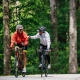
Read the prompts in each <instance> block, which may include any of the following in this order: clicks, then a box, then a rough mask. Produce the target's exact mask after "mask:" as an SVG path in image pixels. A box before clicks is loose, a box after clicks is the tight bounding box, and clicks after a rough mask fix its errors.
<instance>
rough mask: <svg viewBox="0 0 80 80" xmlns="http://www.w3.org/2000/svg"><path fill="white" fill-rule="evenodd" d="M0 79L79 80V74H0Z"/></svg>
mask: <svg viewBox="0 0 80 80" xmlns="http://www.w3.org/2000/svg"><path fill="white" fill-rule="evenodd" d="M0 80H80V74H48V76H47V77H45V75H43V77H41V75H40V74H38V75H25V77H22V75H19V76H18V77H17V78H16V77H15V76H0Z"/></svg>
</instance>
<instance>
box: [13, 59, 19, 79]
mask: <svg viewBox="0 0 80 80" xmlns="http://www.w3.org/2000/svg"><path fill="white" fill-rule="evenodd" d="M18 69H19V68H18V58H17V57H15V63H14V71H15V77H16V78H17V77H18Z"/></svg>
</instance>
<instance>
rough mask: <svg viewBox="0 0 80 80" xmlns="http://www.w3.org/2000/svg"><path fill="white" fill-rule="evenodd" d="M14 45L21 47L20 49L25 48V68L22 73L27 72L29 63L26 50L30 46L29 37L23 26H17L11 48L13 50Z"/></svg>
mask: <svg viewBox="0 0 80 80" xmlns="http://www.w3.org/2000/svg"><path fill="white" fill-rule="evenodd" d="M14 44H16V45H17V46H19V47H20V48H23V55H24V68H23V71H22V72H26V63H27V57H26V50H27V45H28V36H27V34H26V32H24V31H23V26H22V25H17V26H16V31H15V32H14V33H13V35H12V37H11V45H10V48H13V46H14Z"/></svg>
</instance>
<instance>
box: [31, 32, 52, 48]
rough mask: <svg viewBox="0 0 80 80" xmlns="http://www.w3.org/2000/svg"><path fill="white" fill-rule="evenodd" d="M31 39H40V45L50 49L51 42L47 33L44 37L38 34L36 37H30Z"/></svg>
mask: <svg viewBox="0 0 80 80" xmlns="http://www.w3.org/2000/svg"><path fill="white" fill-rule="evenodd" d="M30 38H31V39H37V38H39V39H40V44H42V45H44V46H47V49H50V45H51V41H50V35H49V33H48V32H47V31H45V32H44V33H43V34H42V35H40V34H39V33H37V34H36V35H34V36H30Z"/></svg>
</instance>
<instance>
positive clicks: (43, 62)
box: [41, 54, 45, 77]
mask: <svg viewBox="0 0 80 80" xmlns="http://www.w3.org/2000/svg"><path fill="white" fill-rule="evenodd" d="M41 63H42V66H41V77H42V75H43V72H44V70H45V66H44V65H45V59H44V55H43V54H42V55H41Z"/></svg>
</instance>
